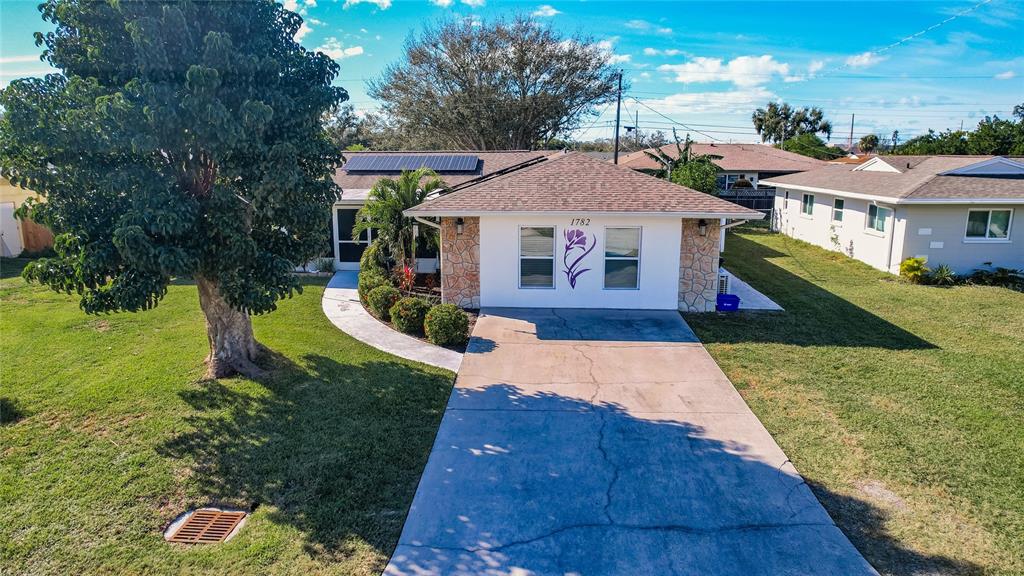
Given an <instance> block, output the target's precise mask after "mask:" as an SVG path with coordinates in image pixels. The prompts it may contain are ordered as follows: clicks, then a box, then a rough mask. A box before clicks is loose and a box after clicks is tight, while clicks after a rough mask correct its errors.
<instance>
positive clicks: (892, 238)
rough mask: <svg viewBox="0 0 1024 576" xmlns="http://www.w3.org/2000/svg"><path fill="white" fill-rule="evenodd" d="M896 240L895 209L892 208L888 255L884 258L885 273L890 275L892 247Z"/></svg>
mask: <svg viewBox="0 0 1024 576" xmlns="http://www.w3.org/2000/svg"><path fill="white" fill-rule="evenodd" d="M895 240H896V207H895V206H893V207H892V228H890V229H889V253H888V254H887V255H886V256H885V271H886V272H888V273H890V274H892V246H893V242H895Z"/></svg>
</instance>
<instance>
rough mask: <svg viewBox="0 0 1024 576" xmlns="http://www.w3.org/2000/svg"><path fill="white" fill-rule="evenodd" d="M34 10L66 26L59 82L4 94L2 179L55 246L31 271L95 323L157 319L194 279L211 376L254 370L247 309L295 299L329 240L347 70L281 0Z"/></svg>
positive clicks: (57, 45)
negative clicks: (341, 77)
mask: <svg viewBox="0 0 1024 576" xmlns="http://www.w3.org/2000/svg"><path fill="white" fill-rule="evenodd" d="M40 11H41V12H42V16H43V19H44V20H46V21H48V22H50V23H52V24H53V25H54V30H53V31H52V32H49V33H46V34H42V33H37V35H36V43H37V44H38V45H39V46H41V47H43V48H44V51H43V57H44V59H45V60H46V61H47V62H49V63H50V64H51V65H53V66H54V67H55V68H57V69H58V70H60V71H61V73H60V74H50V75H47V76H46V77H45V78H26V79H20V80H15V81H13V82H11V84H10V85H9V86H8V87H7V88H5V89H4V90H3V91H2V92H0V105H2V106H3V108H4V109H5V110H6V114H5V115H4V117H3V118H2V119H0V171H2V173H3V175H4V176H5V177H7V178H9V179H10V180H11V182H12V183H14V184H16V185H19V186H23V187H27V188H31V189H33V190H35V191H36V192H38V193H39V194H40V195H42V196H43V197H44V198H45V202H42V203H39V204H35V205H32V206H29V207H27V212H29V213H30V214H29V215H30V216H31V217H32V218H33V219H34V220H36V221H38V222H41V223H44V224H46V225H47V226H49V227H50V228H51V229H52V230H53V231H54V233H55V234H56V239H55V246H54V249H55V251H56V256H55V257H53V258H45V259H41V260H38V261H36V262H34V263H32V264H30V265H29V266H28V267H27V268H26V270H25V272H24V275H25V276H26V278H28V279H29V280H32V281H38V282H40V283H42V284H45V285H46V286H49V287H50V288H52V289H54V290H57V291H61V292H67V293H76V294H78V295H79V296H80V298H81V307H82V309H83V310H84V311H85V312H88V313H101V312H114V311H133V312H134V311H139V310H146V309H149V308H152V307H154V306H156V305H157V303H158V302H159V301H160V299H161V298H162V297H163V296H164V294H165V293H166V290H167V285H168V283H169V282H170V281H171V279H172V278H173V277H176V276H184V277H193V278H195V280H196V283H197V285H198V287H199V292H200V303H201V304H202V308H203V311H204V313H205V314H206V318H207V330H208V336H209V338H210V345H211V353H210V357H209V358H208V360H209V367H210V375H211V376H215V377H219V376H222V375H226V374H229V373H231V372H234V371H241V372H243V373H256V372H257V371H258V369H257V367H256V366H255V365H254V364H253V360H254V359H255V357H256V355H257V354H258V352H259V346H258V344H256V342H255V340H254V339H253V337H252V329H251V324H250V322H249V316H248V315H249V314H259V313H264V312H268V311H271V310H274V309H275V307H276V302H277V300H279V299H280V298H284V297H287V296H290V295H291V294H292V293H293V292H295V291H298V290H301V286H300V284H299V282H298V280H297V279H296V278H295V277H294V275H293V274H292V271H293V270H294V268H295V266H296V265H297V264H301V263H302V262H303V261H305V260H306V259H309V258H311V257H313V256H316V255H318V254H319V253H320V252H321V251H322V250H323V247H324V246H325V244H326V239H327V233H328V231H329V229H328V226H327V225H326V223H327V222H328V220H329V207H330V205H331V203H332V202H333V200H334V198H335V197H336V193H337V189H336V187H335V185H334V184H333V182H332V180H331V175H332V173H333V169H334V167H335V166H336V165H337V164H338V163H339V162H340V159H341V158H340V153H339V152H338V150H337V148H336V147H335V146H334V145H333V144H332V143H331V142H330V140H329V139H328V138H327V137H326V136H325V134H324V131H323V129H322V125H321V122H322V118H323V116H324V115H325V114H326V113H327V112H328V111H330V110H331V109H333V108H335V107H336V106H337V105H338V104H339V103H340V102H342V101H343V100H345V99H347V94H346V92H345V91H344V90H343V89H341V88H337V87H332V86H331V81H332V80H333V79H334V77H335V76H336V75H337V73H338V66H337V64H335V63H334V62H333V61H332V60H331V59H330V58H328V57H327V56H325V55H323V54H319V53H313V52H309V51H307V50H305V49H304V48H303V47H302V46H301V45H299V44H298V43H297V42H296V41H295V40H294V37H295V33H296V32H297V31H298V29H299V27H300V25H301V23H302V19H301V17H299V16H298V15H297V14H294V13H292V12H290V11H287V10H285V9H284V8H282V7H281V6H280V5H279V4H277V3H275V2H272V1H271V0H257V1H244V2H230V1H225V2H204V1H190V0H164V1H146V2H128V1H121V2H81V1H76V0H47V1H46V2H44V3H43V4H41V5H40Z"/></svg>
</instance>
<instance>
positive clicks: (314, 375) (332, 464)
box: [158, 355, 451, 556]
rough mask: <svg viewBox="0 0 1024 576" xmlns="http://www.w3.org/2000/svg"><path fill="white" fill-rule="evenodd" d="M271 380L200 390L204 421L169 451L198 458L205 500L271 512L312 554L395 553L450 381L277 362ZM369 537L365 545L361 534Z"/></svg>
mask: <svg viewBox="0 0 1024 576" xmlns="http://www.w3.org/2000/svg"><path fill="white" fill-rule="evenodd" d="M273 363H274V364H275V370H274V372H273V375H272V376H271V377H270V378H269V379H267V380H266V381H265V382H262V383H260V384H253V383H246V384H245V385H242V384H239V385H226V384H223V383H220V382H216V381H208V382H202V383H200V384H199V385H198V386H197V387H196V388H194V389H191V390H188V391H185V392H183V393H182V394H181V396H182V398H183V399H184V401H185V402H187V403H188V404H189V405H190V406H191V407H193V408H194V409H195V411H196V413H195V414H194V415H193V416H191V417H190V418H188V420H187V425H188V430H187V431H184V432H182V433H180V434H178V435H177V436H176V437H174V438H173V439H171V440H169V441H168V442H166V443H165V444H164V445H163V446H162V447H160V448H159V449H158V451H159V452H160V453H161V454H163V455H166V456H170V457H174V458H179V459H185V460H190V461H193V462H194V470H193V475H192V478H193V480H194V481H195V482H197V483H198V487H199V491H200V493H201V494H203V500H202V501H198V502H190V503H188V504H189V505H190V506H197V505H206V504H223V505H233V506H239V507H242V508H254V507H256V506H260V505H272V506H273V507H274V511H273V512H272V515H271V521H273V522H275V523H281V524H287V525H291V526H294V527H296V528H298V529H299V530H301V531H302V532H303V533H304V534H305V537H306V546H307V550H308V552H309V553H310V554H311V555H319V554H326V555H328V556H333V555H336V554H338V555H341V556H347V555H349V554H348V553H349V552H351V549H352V547H357V546H360V545H361V544H360V543H359V540H360V539H361V540H363V541H365V542H366V543H368V544H369V545H370V546H373V547H374V548H376V549H378V550H381V551H383V552H384V553H387V552H390V550H391V549H392V547H393V546H394V544H395V541H396V540H397V537H398V533H399V531H400V530H401V526H402V521H403V519H404V517H405V513H406V510H407V508H408V505H409V501H410V500H411V499H412V495H413V492H414V491H415V488H416V482H417V481H418V479H419V475H420V472H421V471H422V468H423V465H424V463H425V462H426V458H427V454H428V452H429V450H430V446H431V443H432V442H433V438H434V434H435V432H436V430H437V425H438V422H439V421H440V418H441V414H442V412H443V410H444V403H445V401H446V399H447V396H448V394H449V391H450V389H451V382H450V379H449V378H447V377H444V376H441V375H438V374H436V373H428V372H424V371H421V370H419V369H416V368H413V367H411V366H409V365H406V364H400V363H397V362H394V363H392V362H368V363H364V364H340V363H338V362H337V361H335V360H332V359H330V358H327V357H324V356H318V355H310V356H306V357H304V358H303V359H302V365H301V366H300V365H298V364H295V363H292V362H290V361H288V360H287V359H285V358H282V357H276V358H275V359H274V360H273ZM353 536H358V538H353Z"/></svg>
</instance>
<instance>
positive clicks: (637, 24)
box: [623, 19, 672, 34]
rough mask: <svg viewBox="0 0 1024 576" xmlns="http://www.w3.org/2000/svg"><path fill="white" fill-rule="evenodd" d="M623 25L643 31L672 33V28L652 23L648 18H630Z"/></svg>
mask: <svg viewBox="0 0 1024 576" xmlns="http://www.w3.org/2000/svg"><path fill="white" fill-rule="evenodd" d="M623 26H625V27H626V28H629V29H630V30H640V31H643V32H654V33H656V34H671V33H672V29H671V28H666V27H662V26H655V25H654V24H651V23H650V22H648V21H647V20H639V19H637V20H629V21H627V22H626V23H625V24H623Z"/></svg>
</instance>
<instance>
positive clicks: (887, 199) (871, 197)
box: [761, 180, 902, 204]
mask: <svg viewBox="0 0 1024 576" xmlns="http://www.w3.org/2000/svg"><path fill="white" fill-rule="evenodd" d="M761 182H762V183H764V184H770V185H772V186H774V187H776V188H788V189H790V190H798V191H800V192H815V193H818V194H831V195H832V196H840V197H843V198H854V199H857V200H870V201H872V202H882V203H885V204H901V203H902V199H900V198H893V197H892V196H878V195H876V194H861V193H859V192H846V191H844V190H833V189H832V188H818V187H815V186H803V185H800V184H781V183H775V182H772V181H771V180H762V181H761Z"/></svg>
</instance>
